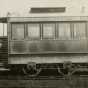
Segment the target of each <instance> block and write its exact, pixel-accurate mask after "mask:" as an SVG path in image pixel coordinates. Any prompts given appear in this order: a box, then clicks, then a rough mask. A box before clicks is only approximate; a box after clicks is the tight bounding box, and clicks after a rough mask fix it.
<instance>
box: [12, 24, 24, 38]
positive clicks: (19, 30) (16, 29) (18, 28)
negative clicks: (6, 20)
mask: <svg viewBox="0 0 88 88" xmlns="http://www.w3.org/2000/svg"><path fill="white" fill-rule="evenodd" d="M12 39H24V24H12Z"/></svg>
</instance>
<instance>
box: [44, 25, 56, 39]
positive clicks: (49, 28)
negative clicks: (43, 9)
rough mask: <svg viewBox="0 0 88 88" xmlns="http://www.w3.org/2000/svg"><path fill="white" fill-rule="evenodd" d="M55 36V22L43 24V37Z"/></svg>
mask: <svg viewBox="0 0 88 88" xmlns="http://www.w3.org/2000/svg"><path fill="white" fill-rule="evenodd" d="M54 37H55V24H43V38H46V39H47V38H48V39H49V38H51V39H52V38H54Z"/></svg>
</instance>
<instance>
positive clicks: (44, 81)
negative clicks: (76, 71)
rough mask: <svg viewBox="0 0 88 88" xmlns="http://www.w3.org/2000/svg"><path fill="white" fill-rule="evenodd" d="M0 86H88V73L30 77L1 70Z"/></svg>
mask: <svg viewBox="0 0 88 88" xmlns="http://www.w3.org/2000/svg"><path fill="white" fill-rule="evenodd" d="M0 88H88V75H81V76H75V75H74V76H71V77H68V76H64V77H61V76H37V77H29V76H27V75H22V74H21V75H20V74H12V73H10V72H4V73H3V72H1V73H0Z"/></svg>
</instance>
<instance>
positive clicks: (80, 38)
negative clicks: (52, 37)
mask: <svg viewBox="0 0 88 88" xmlns="http://www.w3.org/2000/svg"><path fill="white" fill-rule="evenodd" d="M81 23H83V24H84V25H85V38H82V36H79V37H78V38H77V37H75V35H74V32H75V30H77V29H75V30H74V24H81ZM72 25H73V39H74V40H82V39H87V38H88V29H87V22H86V21H78V22H77V21H74V22H72ZM83 30H84V29H83Z"/></svg>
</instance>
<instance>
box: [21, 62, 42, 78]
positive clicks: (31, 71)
mask: <svg viewBox="0 0 88 88" xmlns="http://www.w3.org/2000/svg"><path fill="white" fill-rule="evenodd" d="M22 71H23V73H24V74H25V75H28V76H30V77H35V76H37V75H38V74H39V73H40V72H41V68H37V67H36V63H34V62H30V63H28V64H27V65H26V66H24V67H23V68H22Z"/></svg>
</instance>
